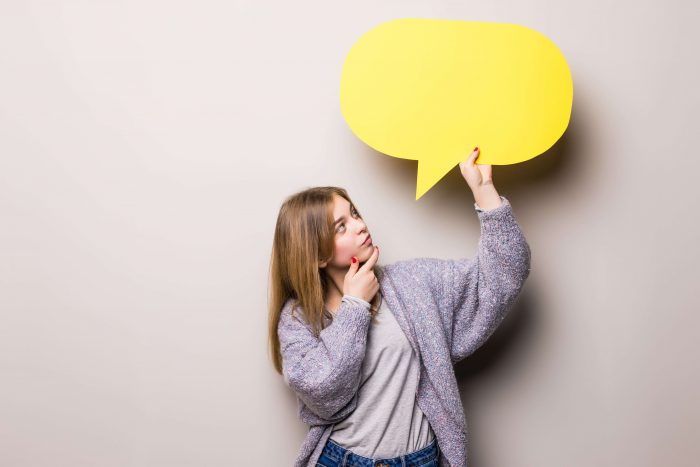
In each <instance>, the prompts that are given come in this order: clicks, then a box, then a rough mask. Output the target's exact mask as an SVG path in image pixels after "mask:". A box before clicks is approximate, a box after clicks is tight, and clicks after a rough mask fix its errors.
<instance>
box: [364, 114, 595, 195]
mask: <svg viewBox="0 0 700 467" xmlns="http://www.w3.org/2000/svg"><path fill="white" fill-rule="evenodd" d="M576 114H577V112H576V111H575V110H574V111H572V116H571V121H570V122H569V128H568V129H567V130H566V132H565V133H564V135H563V136H562V137H561V138H560V139H559V140H558V141H557V142H556V143H554V145H553V146H552V147H551V148H549V149H548V150H547V151H545V152H544V153H543V154H541V155H540V156H538V157H535V158H534V159H530V160H528V161H525V162H520V163H518V164H513V165H496V166H493V179H494V183H495V185H496V189H497V190H498V192H499V193H500V194H503V195H505V196H506V197H508V196H510V195H512V196H513V199H514V200H515V199H517V198H518V195H517V193H518V192H520V191H525V190H528V191H529V190H532V189H537V190H538V191H539V190H543V189H544V190H545V191H549V192H552V193H556V192H558V191H559V190H561V187H562V184H564V183H571V182H573V181H575V180H576V179H577V178H578V175H577V174H578V173H579V170H578V168H577V167H576V165H577V164H584V163H586V162H585V160H586V158H584V157H577V154H575V153H576V152H577V149H579V150H584V149H583V145H581V144H578V141H580V139H581V138H580V136H581V135H580V133H582V129H581V126H580V125H578V126H575V125H573V122H574V117H575V115H576ZM361 147H362V150H361V152H362V154H361V156H360V157H361V158H365V157H366V158H367V160H366V161H365V162H364V163H363V165H364V166H367V167H376V169H377V170H378V171H379V172H381V173H385V174H390V175H388V176H391V177H392V178H394V179H397V181H396V182H395V183H396V185H397V186H401V187H405V188H406V190H407V192H408V193H410V196H415V190H416V176H417V169H418V161H412V160H407V159H399V158H396V157H389V156H386V155H384V154H382V153H380V152H378V151H375V150H374V149H372V148H371V147H369V146H367V145H364V144H363V143H362V146H361ZM470 151H471V148H469V149H468V150H465V154H467V153H469V152H470ZM465 159H466V156H465ZM567 181H568V182H567ZM547 186H551V189H549V190H547ZM465 189H467V193H469V191H468V187H467V184H466V182H465V181H464V178H463V177H462V174H461V173H460V171H459V166H458V165H457V166H455V167H454V168H453V169H452V170H450V171H449V172H448V173H447V174H445V176H444V177H443V178H442V180H440V181H439V182H438V183H437V184H436V185H435V186H433V187H432V188H431V189H430V190H429V191H428V192H427V193H426V194H425V195H424V196H423V197H421V199H419V200H418V201H417V202H422V201H424V200H428V199H430V197H431V196H432V197H437V198H438V199H437V200H436V201H437V202H439V203H440V205H442V202H443V201H447V202H448V204H449V201H450V200H452V201H453V200H454V199H455V198H457V199H460V200H461V199H463V198H462V196H463V195H464V192H465ZM455 194H457V196H456V197H455ZM470 196H471V195H470Z"/></svg>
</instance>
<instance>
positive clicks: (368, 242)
mask: <svg viewBox="0 0 700 467" xmlns="http://www.w3.org/2000/svg"><path fill="white" fill-rule="evenodd" d="M371 244H372V236H371V235H367V238H365V241H364V242H362V246H366V245H371Z"/></svg>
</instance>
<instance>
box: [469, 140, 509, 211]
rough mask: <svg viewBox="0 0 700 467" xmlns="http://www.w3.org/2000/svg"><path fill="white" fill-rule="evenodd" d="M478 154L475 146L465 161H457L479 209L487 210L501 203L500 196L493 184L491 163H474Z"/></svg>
mask: <svg viewBox="0 0 700 467" xmlns="http://www.w3.org/2000/svg"><path fill="white" fill-rule="evenodd" d="M478 156H479V148H478V147H477V148H474V151H472V153H471V154H470V155H469V158H468V159H467V160H466V161H463V162H460V163H459V170H460V171H461V172H462V176H463V177H464V179H465V180H466V181H467V185H469V188H471V189H472V193H474V200H475V201H476V204H477V205H478V206H479V207H480V208H481V209H483V210H486V211H488V210H491V209H495V208H497V207H499V206H500V205H501V204H502V202H501V196H500V195H499V194H498V192H497V191H496V187H494V186H493V177H492V174H491V165H489V164H475V163H474V161H476V158H477V157H478Z"/></svg>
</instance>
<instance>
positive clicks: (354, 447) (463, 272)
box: [269, 148, 530, 467]
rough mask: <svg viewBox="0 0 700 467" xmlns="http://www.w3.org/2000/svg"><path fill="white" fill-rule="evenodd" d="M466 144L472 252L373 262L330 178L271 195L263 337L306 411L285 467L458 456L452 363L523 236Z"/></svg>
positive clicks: (431, 463) (503, 304) (501, 291)
mask: <svg viewBox="0 0 700 467" xmlns="http://www.w3.org/2000/svg"><path fill="white" fill-rule="evenodd" d="M478 154H479V151H478V148H475V149H474V151H473V152H472V154H471V155H470V156H469V158H468V159H467V160H466V161H463V162H461V163H460V164H459V165H460V171H461V173H462V175H463V176H464V178H465V180H466V182H467V184H468V185H469V187H470V188H471V190H472V192H473V194H474V199H475V204H474V207H475V209H476V211H477V215H478V217H479V220H480V224H481V237H480V239H479V245H478V250H477V254H476V256H475V257H473V258H463V259H458V260H442V259H435V258H416V259H411V260H404V261H399V262H396V263H393V264H390V265H385V266H380V265H379V264H378V260H379V246H378V245H375V244H374V240H373V239H372V237H371V235H370V232H369V229H368V227H367V225H366V224H365V222H364V220H363V219H362V216H361V215H360V213H359V212H358V210H357V208H356V206H355V205H354V204H353V202H352V201H351V199H350V197H349V196H348V194H347V192H346V191H345V190H344V189H342V188H337V187H317V188H310V189H307V190H304V191H301V192H299V193H296V194H294V195H292V196H290V197H288V198H287V199H286V200H285V202H284V203H283V205H282V207H281V208H280V212H279V215H278V218H277V225H276V229H275V235H274V242H273V247H272V258H271V264H270V274H271V277H270V280H271V297H270V310H269V344H270V350H271V353H272V360H273V363H274V366H275V369H276V370H277V371H278V372H279V373H280V374H281V375H283V377H284V381H285V383H286V384H287V385H288V386H289V387H290V388H291V389H292V390H293V391H294V393H295V394H296V397H297V401H298V416H299V418H300V419H301V421H302V422H304V423H305V424H307V425H309V432H308V433H307V435H306V438H305V440H304V443H303V444H302V446H301V448H300V450H299V454H298V456H297V459H296V461H295V464H294V465H295V467H306V466H310V467H314V466H324V467H339V466H359V467H365V466H366V467H370V466H371V467H377V466H382V467H389V466H391V467H394V466H397V467H398V466H401V467H411V466H419V465H420V466H422V467H436V466H441V467H447V466H451V467H464V466H466V462H467V460H466V422H465V419H464V410H463V407H462V403H461V399H460V396H459V389H458V386H457V381H456V378H455V374H454V367H453V366H454V364H455V363H457V362H458V361H460V360H462V359H464V358H465V357H467V356H468V355H470V354H471V353H473V352H474V351H475V350H476V349H477V348H479V347H480V346H481V345H482V344H483V343H484V342H485V341H486V339H488V337H489V336H490V335H491V334H492V333H493V331H494V330H495V329H496V327H497V326H498V324H499V323H500V322H501V321H502V320H503V318H504V317H505V315H506V313H507V312H508V310H509V309H510V308H511V306H512V305H513V303H514V302H515V300H516V299H517V297H518V295H519V293H520V290H521V289H522V286H523V284H524V282H525V279H526V278H527V277H528V275H529V272H530V247H529V246H528V244H527V242H526V240H525V237H524V235H523V232H522V231H521V229H520V227H519V225H518V223H517V222H516V220H515V218H514V215H513V212H512V208H511V205H510V202H509V201H508V200H507V199H506V198H505V197H503V196H499V194H498V193H497V192H496V189H495V187H494V186H493V182H492V175H491V166H490V165H480V164H475V160H476V158H477V156H478Z"/></svg>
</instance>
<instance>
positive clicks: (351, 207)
mask: <svg viewBox="0 0 700 467" xmlns="http://www.w3.org/2000/svg"><path fill="white" fill-rule="evenodd" d="M353 209H354V210H357V208H355V206H354V205H352V204H351V205H350V210H351V211H352V210H353ZM343 219H345V216H344V215H343V216H340V217H339V218H337V219H336V220H335V222H333V226H334V227H335V224H337V223H338V222H340V221H342V220H343Z"/></svg>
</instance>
